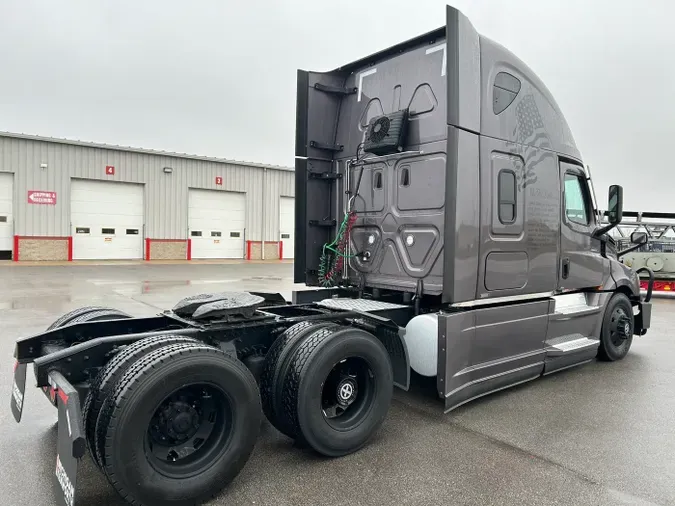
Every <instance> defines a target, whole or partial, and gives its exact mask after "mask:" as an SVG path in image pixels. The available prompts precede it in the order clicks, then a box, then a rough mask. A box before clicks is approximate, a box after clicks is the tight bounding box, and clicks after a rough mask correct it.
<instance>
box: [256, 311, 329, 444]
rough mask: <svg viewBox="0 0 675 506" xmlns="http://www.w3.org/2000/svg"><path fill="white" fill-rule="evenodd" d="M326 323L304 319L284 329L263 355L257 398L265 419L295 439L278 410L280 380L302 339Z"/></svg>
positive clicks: (280, 390)
mask: <svg viewBox="0 0 675 506" xmlns="http://www.w3.org/2000/svg"><path fill="white" fill-rule="evenodd" d="M329 325H335V324H333V323H327V322H312V321H304V322H300V323H296V324H295V325H293V326H292V327H289V328H288V329H286V330H285V331H284V332H283V333H282V334H281V335H280V336H279V337H278V338H277V339H276V340H275V341H274V343H272V346H270V349H269V351H268V352H267V355H266V356H265V365H264V368H263V372H262V374H261V376H260V397H261V401H262V408H263V413H264V414H265V417H266V418H267V420H268V421H269V422H270V423H271V424H272V425H273V426H274V428H276V429H277V430H278V431H279V432H281V433H282V434H284V435H286V436H288V437H290V438H291V439H295V435H294V434H293V433H292V432H291V430H290V429H289V428H288V427H287V426H286V424H285V421H284V419H283V417H280V413H281V411H282V409H283V408H282V404H281V403H282V399H283V392H282V389H281V380H282V379H283V377H284V376H285V369H287V365H288V361H289V360H290V358H291V357H292V355H293V352H294V351H295V349H296V348H297V346H298V345H299V344H300V343H301V342H302V338H303V337H305V336H307V335H308V334H310V333H312V332H314V331H316V330H318V329H320V328H324V327H326V326H329Z"/></svg>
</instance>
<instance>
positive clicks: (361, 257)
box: [11, 7, 651, 506]
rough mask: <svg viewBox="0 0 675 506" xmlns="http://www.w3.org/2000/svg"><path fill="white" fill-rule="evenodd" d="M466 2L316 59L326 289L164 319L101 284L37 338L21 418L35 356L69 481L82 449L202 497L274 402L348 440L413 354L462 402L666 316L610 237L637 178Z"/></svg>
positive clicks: (312, 101) (312, 229) (316, 432)
mask: <svg viewBox="0 0 675 506" xmlns="http://www.w3.org/2000/svg"><path fill="white" fill-rule="evenodd" d="M446 18H447V19H446V24H445V26H443V27H442V28H439V29H437V30H435V31H432V32H430V33H427V34H425V35H421V36H419V37H417V38H415V39H412V40H409V41H407V42H403V43H400V44H398V45H396V46H393V47H390V48H389V49H385V50H384V51H382V52H380V53H377V54H374V55H371V56H368V57H366V58H364V59H362V60H359V61H356V62H354V63H351V64H349V65H346V66H344V67H341V68H338V69H335V70H333V71H330V72H305V71H299V72H298V81H297V85H298V86H297V97H296V100H297V125H296V128H297V132H296V148H295V149H296V171H295V178H296V194H295V198H296V238H297V239H296V244H295V251H296V258H295V264H294V277H295V280H296V282H300V283H305V284H306V285H307V287H306V288H307V289H306V290H298V291H295V292H294V293H293V297H292V301H286V300H285V299H284V298H283V297H282V296H281V295H280V294H273V293H252V292H246V293H238V292H237V293H231V292H230V293H213V294H203V295H198V296H192V297H188V298H185V299H184V300H181V301H178V302H177V304H176V305H175V307H174V308H173V309H171V310H167V311H164V312H162V313H160V314H158V315H156V316H154V317H150V318H147V317H144V318H135V317H133V316H130V315H128V314H125V313H123V312H121V311H118V310H115V309H113V308H104V307H83V308H80V309H76V310H74V311H72V312H70V313H68V314H66V315H64V316H62V317H61V318H60V319H58V320H57V321H56V322H54V323H53V324H52V325H51V326H50V327H49V328H48V329H47V330H45V331H44V332H42V333H40V334H37V335H33V336H29V337H25V338H21V339H19V340H18V341H17V343H16V350H15V358H16V366H15V376H14V385H13V390H12V399H11V409H12V412H13V414H14V416H15V418H16V420H17V421H19V420H20V418H21V412H22V408H23V401H24V392H25V386H26V369H27V365H28V364H29V363H32V364H33V368H34V373H35V381H36V386H37V387H38V388H40V389H42V390H43V391H44V394H45V395H46V397H47V398H48V399H49V401H50V402H51V403H52V404H53V405H54V406H55V407H56V408H57V410H58V443H57V456H56V457H55V459H54V460H55V471H54V481H55V490H56V496H57V500H58V501H59V504H62V505H63V504H66V505H68V506H72V505H73V504H78V503H77V497H78V492H77V471H78V466H79V465H80V459H82V458H84V457H85V455H86V454H89V455H90V457H91V458H92V459H93V461H94V462H95V463H96V465H97V466H98V469H99V470H100V471H101V472H102V473H103V474H104V475H105V476H106V477H107V479H108V481H109V482H110V485H111V486H112V487H114V488H115V489H116V490H117V492H118V493H119V494H120V495H121V496H122V497H123V498H124V499H126V501H128V502H129V503H130V504H134V505H146V506H152V505H186V504H195V503H199V502H201V501H204V500H206V499H208V498H210V497H212V496H213V495H215V494H218V493H219V492H220V491H221V490H222V488H223V487H224V486H226V485H227V484H229V483H230V482H231V481H232V480H233V479H234V478H235V477H236V476H237V474H238V473H239V472H240V470H241V469H242V467H243V466H244V465H245V464H246V462H247V460H248V458H249V456H250V454H251V452H252V450H253V448H254V445H255V444H256V439H257V437H258V432H259V429H260V425H261V423H262V422H263V419H264V418H266V419H267V420H268V421H269V422H270V423H271V424H272V425H273V426H274V427H276V429H278V430H279V431H280V432H281V433H282V434H284V435H285V436H287V437H288V438H290V439H291V440H295V441H296V442H298V443H299V444H301V445H303V446H306V447H309V448H311V449H313V450H315V451H316V452H318V453H319V454H322V455H325V456H329V457H340V456H344V455H347V454H350V453H352V452H355V451H358V450H359V449H360V448H362V447H363V446H364V445H366V444H368V443H369V441H370V440H371V437H372V436H373V434H374V433H375V432H376V431H377V430H378V428H379V427H380V426H381V425H382V423H383V422H385V419H386V416H387V413H388V409H389V406H390V403H391V399H392V395H393V391H394V387H397V388H400V389H403V390H406V389H408V388H409V385H410V380H411V375H412V374H413V373H414V374H417V375H421V376H426V377H432V378H435V384H436V386H437V393H438V397H439V399H440V402H439V404H440V406H441V408H442V409H444V410H445V411H450V410H452V409H453V408H455V407H457V406H459V405H461V404H463V403H466V402H468V401H471V400H472V399H476V398H478V397H480V396H483V395H486V394H489V393H491V392H495V391H497V390H501V389H504V388H507V387H509V386H512V385H516V384H520V383H523V382H525V381H528V380H534V379H537V378H540V377H542V376H545V375H547V374H550V373H553V372H556V371H559V370H561V369H566V368H568V367H571V366H574V365H578V364H583V363H586V362H589V361H592V360H594V359H596V357H597V358H599V359H602V360H609V361H614V360H620V359H622V358H623V357H625V356H626V353H628V350H629V348H630V346H631V343H632V340H633V338H634V336H642V335H644V334H645V333H646V332H647V329H648V328H649V325H650V316H651V304H650V302H649V299H650V295H649V294H646V295H644V296H643V295H642V294H641V293H640V282H639V273H637V272H635V271H633V270H631V269H630V268H628V267H627V266H625V265H623V264H622V263H621V262H620V261H619V260H618V258H619V256H621V254H623V253H625V252H624V251H617V249H616V247H615V243H613V242H611V241H609V240H608V234H607V233H608V231H609V230H610V229H611V228H612V227H615V226H616V225H617V224H618V223H620V221H621V219H622V189H621V188H620V187H619V186H612V187H610V189H609V203H608V207H607V211H608V224H606V225H604V226H603V225H601V224H600V222H599V218H600V215H601V212H600V211H598V209H599V208H598V207H597V205H596V203H595V198H594V197H593V191H592V185H591V182H590V178H589V176H588V173H587V171H586V170H585V166H584V163H583V161H582V158H581V155H580V154H579V151H578V150H577V148H576V146H575V143H574V140H573V138H572V134H571V133H570V130H569V128H568V126H567V123H566V122H565V118H564V116H563V114H562V112H561V111H560V109H559V108H558V106H557V105H556V103H555V101H554V99H553V96H552V95H551V93H550V92H549V91H548V90H547V88H546V87H545V86H544V84H543V83H542V82H541V81H540V80H539V78H538V77H537V76H536V75H535V74H534V72H533V71H532V70H530V68H528V67H527V66H526V65H525V64H524V63H523V62H522V61H520V60H519V59H518V58H517V57H516V56H514V55H513V54H512V53H510V52H509V51H508V50H506V49H505V48H503V47H502V46H500V45H498V44H497V43H495V42H493V41H492V40H490V39H488V38H486V37H483V36H482V35H480V34H479V33H477V32H476V30H475V29H474V28H473V26H472V25H471V23H470V21H469V20H468V19H467V18H466V17H465V16H464V15H462V14H461V13H460V12H459V11H457V10H456V9H454V8H451V7H448V8H447V13H446ZM646 239H647V238H646V235H645V234H644V233H636V234H634V237H633V243H635V246H631V248H634V247H635V248H636V247H639V246H640V245H642V244H643V243H644V242H645V240H646ZM643 270H644V272H646V273H647V275H650V272H649V269H648V268H647V267H645V268H643ZM432 382H433V380H432ZM449 416H451V415H449Z"/></svg>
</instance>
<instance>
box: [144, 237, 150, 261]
mask: <svg viewBox="0 0 675 506" xmlns="http://www.w3.org/2000/svg"><path fill="white" fill-rule="evenodd" d="M145 259H146V260H150V239H148V238H146V239H145Z"/></svg>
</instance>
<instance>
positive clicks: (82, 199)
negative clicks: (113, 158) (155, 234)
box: [70, 179, 143, 260]
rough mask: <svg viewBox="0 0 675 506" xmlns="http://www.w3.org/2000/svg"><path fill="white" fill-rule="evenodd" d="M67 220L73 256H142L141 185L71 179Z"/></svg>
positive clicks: (102, 257)
mask: <svg viewBox="0 0 675 506" xmlns="http://www.w3.org/2000/svg"><path fill="white" fill-rule="evenodd" d="M70 221H71V224H72V235H73V259H75V260H131V259H142V258H143V185H139V184H129V183H117V182H111V181H91V180H80V179H73V180H72V183H71V187H70Z"/></svg>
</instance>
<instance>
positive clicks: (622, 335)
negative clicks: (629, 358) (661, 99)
mask: <svg viewBox="0 0 675 506" xmlns="http://www.w3.org/2000/svg"><path fill="white" fill-rule="evenodd" d="M634 329H635V318H634V316H633V306H632V304H631V303H630V300H629V299H628V297H627V296H626V295H625V294H623V293H616V294H614V295H613V296H612V298H611V299H610V300H609V302H608V303H607V307H606V309H605V316H604V318H603V321H602V329H601V330H600V347H599V348H598V358H599V359H600V360H604V361H607V362H614V361H616V360H621V359H623V358H624V357H625V356H626V355H627V354H628V350H630V347H631V344H632V342H633V332H634Z"/></svg>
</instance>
